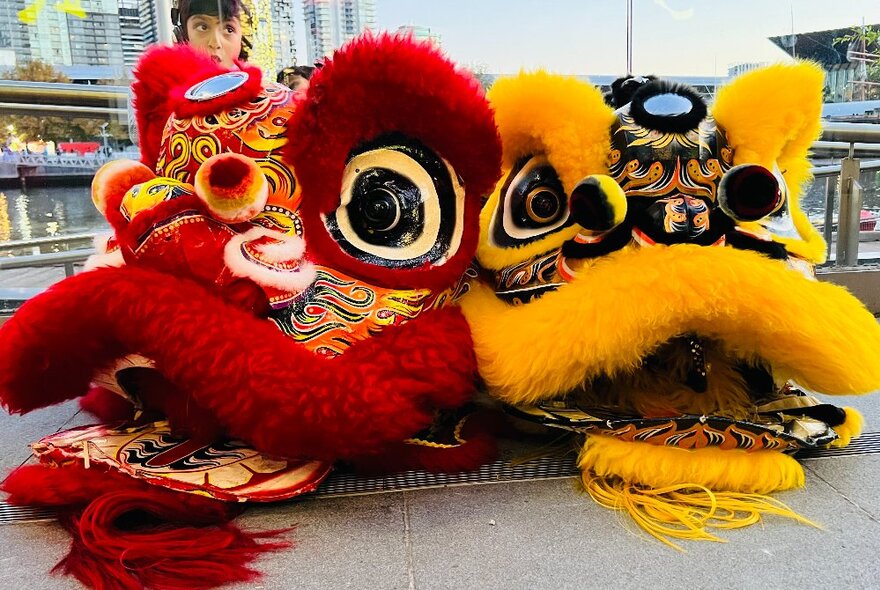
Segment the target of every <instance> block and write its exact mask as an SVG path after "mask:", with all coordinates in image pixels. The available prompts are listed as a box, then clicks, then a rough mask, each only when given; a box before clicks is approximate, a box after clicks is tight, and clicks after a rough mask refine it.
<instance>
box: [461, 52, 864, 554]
mask: <svg viewBox="0 0 880 590" xmlns="http://www.w3.org/2000/svg"><path fill="white" fill-rule="evenodd" d="M822 82H823V80H822V72H821V70H820V69H819V68H818V67H816V66H814V65H813V64H809V63H797V64H792V65H777V66H771V67H767V68H764V69H763V70H758V71H754V72H751V73H749V74H746V75H745V76H742V77H740V78H739V79H737V80H735V81H733V82H732V83H731V84H729V85H728V86H726V87H725V88H723V89H722V90H721V91H720V92H719V94H718V96H717V99H716V100H715V102H714V105H713V106H712V107H711V109H710V108H709V107H708V106H707V105H706V104H705V103H704V102H703V100H702V99H701V98H700V97H699V96H698V95H697V94H696V93H695V92H694V91H693V90H691V89H690V88H687V87H682V86H677V85H673V84H668V83H666V82H663V81H657V80H652V81H645V82H644V83H643V84H642V86H641V87H639V88H638V90H637V91H636V92H635V94H634V95H633V96H632V100H631V102H629V103H628V104H626V105H623V106H621V107H620V108H619V109H618V110H617V111H613V110H612V109H611V108H610V107H608V106H606V104H605V102H604V100H603V97H602V95H601V94H600V92H599V91H598V89H596V88H594V87H592V86H590V85H589V84H586V83H582V82H579V81H577V80H575V79H571V78H564V77H559V76H554V75H550V74H547V73H544V72H538V73H531V74H520V75H519V76H517V77H513V78H508V79H502V80H499V81H498V82H497V83H496V84H495V86H494V87H493V88H492V89H491V91H490V93H489V98H490V101H491V102H492V104H493V107H494V109H495V111H496V120H497V123H498V127H499V130H500V132H501V136H502V141H503V149H504V173H503V175H502V178H501V180H500V181H499V183H498V185H497V186H496V189H495V191H494V193H493V194H492V195H491V196H490V198H489V199H488V201H487V203H486V204H485V206H484V208H483V212H482V217H481V243H480V246H479V250H478V255H477V259H478V263H479V266H480V267H481V268H480V272H479V279H478V280H476V281H475V282H474V284H473V286H472V289H471V291H470V293H468V294H467V295H466V296H465V299H464V301H463V303H462V306H463V309H464V312H465V315H466V317H467V319H468V322H469V324H470V326H471V329H472V332H473V337H474V341H475V347H476V352H477V357H478V364H479V370H480V374H481V376H482V378H483V379H484V380H485V382H486V384H487V387H488V388H489V391H490V393H491V395H492V396H493V397H495V398H497V399H499V400H501V401H503V402H505V403H506V404H509V407H510V410H511V412H512V413H513V414H514V415H518V416H519V417H524V418H527V419H530V420H532V421H535V422H539V423H542V424H547V425H551V426H557V427H562V428H566V429H569V430H573V431H576V432H581V433H585V434H586V441H585V443H584V445H583V449H582V451H581V453H580V457H579V467H580V469H581V471H582V473H583V482H584V486H585V488H586V490H587V491H588V492H589V493H590V495H591V496H592V497H593V498H594V499H595V500H596V501H597V502H599V503H600V504H603V505H606V506H608V507H612V508H616V509H621V510H626V511H628V512H629V513H630V514H631V515H632V516H633V517H634V519H635V520H636V521H637V522H638V523H639V524H640V525H641V526H642V527H643V528H644V529H646V530H647V531H648V532H650V533H651V534H652V535H654V536H655V537H657V538H658V539H660V540H662V541H664V542H665V543H667V544H670V545H672V546H675V547H677V545H675V544H674V543H673V542H672V541H671V540H670V538H684V539H712V540H718V539H717V537H715V536H714V535H713V534H711V533H710V532H709V530H708V529H709V528H711V527H715V528H734V527H740V526H745V525H748V524H751V523H754V522H757V521H758V520H759V519H760V517H761V515H762V514H767V513H773V514H780V515H784V516H788V517H791V518H795V519H798V520H801V521H804V522H808V521H806V519H803V518H801V517H800V516H798V515H797V514H795V513H794V512H792V511H791V510H790V509H788V508H787V507H786V506H785V505H783V504H781V503H780V502H778V501H776V500H774V499H772V498H769V497H767V496H766V494H769V493H771V492H775V491H779V490H786V489H790V488H795V487H798V486H802V485H803V483H804V472H803V468H802V467H801V465H800V464H799V463H798V462H797V461H796V460H795V459H794V458H792V456H791V455H792V454H793V453H794V452H795V451H797V450H799V449H804V448H813V447H817V446H826V445H834V446H843V445H846V444H848V443H849V441H850V439H851V438H852V437H853V436H857V435H858V434H859V433H860V431H861V416H860V415H859V414H858V413H857V412H856V411H855V410H853V409H851V408H846V409H842V408H838V407H836V406H833V405H831V404H827V403H824V402H822V401H820V400H819V399H817V398H815V397H813V396H812V395H809V394H808V393H805V391H812V392H820V393H824V394H836V395H846V394H861V393H867V392H870V391H873V390H876V389H880V362H878V351H880V328H878V325H877V322H876V321H875V319H874V318H873V316H872V315H871V314H870V313H869V312H868V311H867V310H866V309H865V308H864V307H863V306H862V305H861V303H860V302H859V301H857V300H856V299H855V298H854V297H853V296H851V295H850V294H849V293H848V292H847V291H845V290H844V289H842V288H840V287H837V286H833V285H830V284H825V283H820V282H818V281H816V280H815V279H814V278H813V276H812V268H813V264H815V263H818V262H822V259H823V257H824V251H825V250H824V242H823V240H822V238H821V237H820V235H819V234H818V233H817V232H816V230H815V229H814V228H813V227H812V226H811V225H810V223H809V221H808V219H807V217H806V215H805V214H804V213H803V211H802V210H801V208H800V206H799V198H800V194H801V190H800V189H801V186H802V184H803V183H804V182H805V181H806V180H807V179H808V177H809V168H810V164H809V161H808V159H807V151H808V148H809V147H810V144H811V143H812V142H813V141H814V140H815V139H816V138H817V136H818V135H819V132H820V122H819V115H820V109H821V97H822Z"/></svg>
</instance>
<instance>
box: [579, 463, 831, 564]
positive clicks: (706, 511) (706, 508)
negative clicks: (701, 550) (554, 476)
mask: <svg viewBox="0 0 880 590" xmlns="http://www.w3.org/2000/svg"><path fill="white" fill-rule="evenodd" d="M581 478H582V482H583V486H584V489H585V490H586V492H587V493H588V494H590V497H591V498H593V500H594V501H595V502H596V503H597V504H599V505H600V506H604V507H605V508H610V509H612V510H620V511H623V512H627V513H629V515H630V516H631V517H632V519H633V520H634V521H635V522H636V524H638V525H639V526H640V527H641V528H642V529H643V530H644V531H645V532H647V533H648V534H649V535H651V536H652V537H654V538H655V539H657V540H658V541H660V542H661V543H663V544H665V545H667V546H669V547H671V548H673V549H676V550H678V551H682V552H685V549H684V548H683V547H681V545H678V544H677V543H675V542H674V541H672V540H671V539H681V540H689V541H715V542H719V543H726V542H727V540H726V539H722V538H721V537H718V536H716V535H714V534H712V533H711V532H709V530H708V529H710V528H712V529H738V528H743V527H747V526H750V525H753V524H755V523H758V522H760V521H761V518H762V517H763V516H764V515H768V514H771V515H774V516H782V517H784V518H790V519H792V520H795V521H797V522H799V523H801V524H806V525H809V526H813V527H816V528H821V527H820V526H819V525H817V524H816V523H814V522H812V521H811V520H809V519H807V518H804V517H803V516H801V515H799V514H798V513H796V512H795V511H794V510H792V509H791V508H789V507H788V506H786V505H785V504H784V503H783V502H780V501H779V500H776V499H774V498H771V497H769V496H763V495H760V494H747V493H741V492H713V491H712V490H710V489H709V488H707V487H705V486H700V485H696V484H691V483H683V484H680V485H675V486H668V487H665V488H657V489H652V488H648V487H643V486H640V485H637V484H634V483H628V482H625V481H623V480H622V479H620V478H617V477H598V476H596V475H594V474H592V473H591V472H589V471H584V472H583V473H582V474H581Z"/></svg>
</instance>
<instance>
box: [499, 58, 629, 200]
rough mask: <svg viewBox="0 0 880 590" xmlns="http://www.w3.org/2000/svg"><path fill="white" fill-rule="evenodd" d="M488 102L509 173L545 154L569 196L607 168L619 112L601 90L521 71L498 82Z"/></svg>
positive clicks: (566, 77) (580, 82)
mask: <svg viewBox="0 0 880 590" xmlns="http://www.w3.org/2000/svg"><path fill="white" fill-rule="evenodd" d="M487 97H488V99H489V102H490V103H492V108H494V109H495V123H496V124H497V125H498V131H499V133H500V134H501V142H502V146H503V159H504V168H505V169H507V170H509V169H510V168H512V167H513V166H514V164H516V162H517V161H518V160H519V159H520V158H522V157H524V156H530V155H536V154H544V155H546V156H547V159H548V160H549V161H550V163H551V164H552V165H553V167H554V168H555V170H556V173H557V174H558V175H559V179H560V180H561V181H562V186H563V187H564V188H565V190H566V192H570V191H571V190H572V189H573V188H574V186H575V185H576V184H577V183H578V182H580V181H581V180H582V179H583V178H585V177H586V176H588V175H590V174H602V173H603V172H605V170H606V169H607V160H608V153H609V151H610V147H609V146H610V140H609V137H610V129H611V124H612V123H613V122H614V111H613V110H612V109H611V108H610V107H608V106H607V105H606V104H605V100H604V98H603V97H602V93H601V92H600V91H599V89H598V88H596V87H595V86H592V85H591V84H588V83H586V82H582V81H580V80H578V79H576V78H573V77H569V76H559V75H555V74H549V73H547V72H545V71H537V72H528V73H526V72H521V73H520V74H519V75H517V76H513V77H510V78H501V79H499V80H498V81H496V82H495V84H493V85H492V88H491V89H490V90H489V92H488V94H487Z"/></svg>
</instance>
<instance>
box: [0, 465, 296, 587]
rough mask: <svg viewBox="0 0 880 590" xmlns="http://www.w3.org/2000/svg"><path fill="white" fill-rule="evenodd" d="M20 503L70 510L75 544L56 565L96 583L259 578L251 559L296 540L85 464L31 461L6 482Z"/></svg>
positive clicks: (228, 508) (206, 583)
mask: <svg viewBox="0 0 880 590" xmlns="http://www.w3.org/2000/svg"><path fill="white" fill-rule="evenodd" d="M0 489H2V490H3V491H5V492H7V493H8V494H9V501H10V502H11V503H13V504H25V505H44V506H54V507H57V508H60V509H63V512H62V514H61V515H60V520H61V523H62V524H63V526H64V527H65V528H66V529H67V530H68V532H69V533H70V535H71V537H72V538H73V543H72V544H71V548H70V552H69V553H68V555H67V556H66V557H65V558H64V559H63V560H61V562H60V563H59V564H58V565H57V566H56V567H55V569H56V570H57V571H61V572H63V573H65V574H68V575H72V576H74V577H76V578H77V579H78V580H79V581H80V582H82V583H83V584H85V585H86V586H88V587H89V588H95V589H97V590H138V589H141V588H162V589H163V590H171V589H181V590H183V589H187V590H190V589H201V588H215V587H217V586H221V585H223V584H228V583H231V582H245V581H250V580H253V579H255V578H257V577H258V573H257V572H255V571H254V570H252V569H251V568H250V567H249V564H250V563H251V562H252V561H253V560H254V559H255V558H256V557H257V556H259V555H260V554H261V553H265V552H269V551H276V550H278V549H282V548H285V547H289V546H290V543H289V542H286V541H272V542H258V541H259V540H261V539H271V538H273V537H277V536H278V535H279V534H281V533H283V532H285V531H269V532H261V533H248V532H244V531H242V530H240V529H239V528H237V527H235V526H233V525H231V524H229V520H230V519H232V518H233V517H235V516H236V515H237V514H238V513H239V512H240V508H239V507H238V506H237V505H233V504H227V503H224V502H219V501H217V500H212V499H210V498H205V497H203V496H197V495H194V494H185V493H180V492H173V491H170V490H166V489H163V488H159V487H156V486H151V485H149V484H146V483H144V482H142V481H140V480H137V479H134V478H131V477H128V476H125V475H122V474H119V473H116V472H111V471H103V470H101V469H98V468H94V467H93V468H91V469H85V468H84V467H83V466H82V465H67V466H65V467H64V468H61V469H59V468H50V467H47V466H44V465H28V466H25V467H20V468H18V469H16V470H15V471H13V472H12V473H11V474H10V475H9V477H8V478H7V479H6V481H4V482H3V483H2V484H0Z"/></svg>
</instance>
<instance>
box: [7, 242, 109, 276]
mask: <svg viewBox="0 0 880 590" xmlns="http://www.w3.org/2000/svg"><path fill="white" fill-rule="evenodd" d="M94 253H95V249H94V248H84V249H82V250H68V251H66V252H50V253H48V254H33V255H30V256H7V257H5V258H0V270H13V269H17V268H34V267H43V266H63V267H64V274H65V275H66V276H68V277H72V276H73V275H74V273H75V272H76V266H77V265H79V264H83V263H84V262H85V261H86V260H88V258H89V256H91V255H92V254H94Z"/></svg>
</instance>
